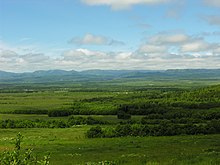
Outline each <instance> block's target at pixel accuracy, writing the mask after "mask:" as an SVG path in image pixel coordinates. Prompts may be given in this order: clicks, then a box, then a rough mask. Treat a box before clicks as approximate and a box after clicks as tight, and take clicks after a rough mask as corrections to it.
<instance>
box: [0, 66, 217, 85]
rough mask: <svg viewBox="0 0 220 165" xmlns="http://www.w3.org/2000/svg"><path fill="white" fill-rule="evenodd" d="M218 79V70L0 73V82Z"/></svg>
mask: <svg viewBox="0 0 220 165" xmlns="http://www.w3.org/2000/svg"><path fill="white" fill-rule="evenodd" d="M134 78H138V79H146V80H159V79H215V80H216V79H220V69H170V70H86V71H74V70H72V71H65V70H40V71H35V72H25V73H12V72H5V71H0V82H15V83H16V82H63V81H105V80H113V79H134Z"/></svg>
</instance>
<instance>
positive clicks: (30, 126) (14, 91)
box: [0, 79, 220, 165]
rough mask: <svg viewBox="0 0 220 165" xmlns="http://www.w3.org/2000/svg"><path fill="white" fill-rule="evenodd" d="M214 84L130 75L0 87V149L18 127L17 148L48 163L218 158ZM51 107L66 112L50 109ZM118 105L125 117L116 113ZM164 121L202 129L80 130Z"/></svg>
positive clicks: (176, 163)
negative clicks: (94, 133) (96, 133)
mask: <svg viewBox="0 0 220 165" xmlns="http://www.w3.org/2000/svg"><path fill="white" fill-rule="evenodd" d="M216 84H218V81H216V80H206V81H205V80H204V81H203V80H177V81H175V82H172V81H171V80H169V81H168V80H166V81H165V80H164V81H162V80H161V81H153V80H152V81H149V80H148V81H146V80H137V79H136V80H135V82H133V81H131V80H128V81H125V80H123V81H122V80H114V81H113V80H111V81H106V82H96V83H94V82H93V83H91V84H89V83H88V84H87V85H86V83H85V84H83V83H82V84H81V85H77V87H74V86H72V87H71V86H70V85H68V84H66V86H65V85H64V86H62V85H56V87H54V86H51V87H50V88H45V87H42V84H41V85H40V86H39V85H36V84H32V85H31V84H29V85H28V86H26V87H25V88H24V87H23V86H19V85H17V86H13V85H11V86H10V87H9V88H5V87H3V88H2V89H0V121H1V129H0V152H1V153H3V152H4V151H11V150H13V147H14V144H13V143H14V139H15V137H16V134H17V133H18V132H21V134H22V135H23V136H24V139H23V141H22V143H21V146H22V152H25V151H26V149H28V148H33V149H34V154H36V155H37V157H39V158H42V157H43V156H44V155H46V154H47V153H50V155H51V158H50V163H51V164H54V165H60V164H67V165H69V164H72V165H77V164H79V165H81V164H87V165H96V164H112V165H113V164H116V165H139V164H140V165H142V164H143V165H185V164H188V165H191V164H195V165H218V164H220V134H219V132H218V131H219V127H218V122H219V118H220V117H219V116H220V115H219V109H220V104H219V103H220V96H219V91H220V87H219V85H216ZM26 88H28V90H24V89H26ZM32 89H33V90H32ZM54 110H55V111H58V112H60V111H62V112H63V111H64V112H65V111H66V112H68V113H67V114H65V115H64V116H63V115H60V114H59V115H60V116H59V115H58V116H49V112H50V111H52V112H53V111H54ZM119 112H123V113H125V114H126V115H128V117H131V118H128V119H125V118H124V119H123V118H119V117H118V113H119ZM71 117H73V118H71ZM88 119H89V120H88ZM75 120H77V122H78V124H77V122H76V121H75ZM82 121H83V122H82ZM91 121H92V122H91ZM97 121H98V123H97ZM72 122H74V123H72ZM36 123H37V124H36ZM42 123H43V124H42ZM164 123H165V124H168V126H180V127H181V126H184V125H190V126H195V128H197V127H198V128H199V129H200V130H199V131H200V132H196V131H197V130H194V132H193V133H189V134H187V133H184V132H183V133H178V135H175V136H170V135H168V134H167V135H166V136H163V134H160V135H159V134H158V135H153V136H148V135H147V136H137V135H135V136H134V135H131V136H127V135H125V136H124V135H120V136H118V135H117V136H112V138H109V137H108V136H107V137H98V138H88V137H87V136H86V133H87V132H88V131H89V130H90V129H91V128H93V127H94V126H101V127H102V129H107V130H108V128H115V127H116V129H117V126H121V125H122V126H123V125H125V124H127V125H131V126H132V127H133V126H139V125H141V126H143V125H147V126H150V127H152V129H153V128H157V126H159V125H160V126H161V125H163V124H164ZM213 123H214V124H213ZM209 126H210V127H212V128H210V129H209ZM171 128H172V127H171ZM165 129H166V128H165ZM205 129H207V130H205ZM159 131H161V130H159ZM186 131H187V130H186ZM112 133H114V131H113V132H112Z"/></svg>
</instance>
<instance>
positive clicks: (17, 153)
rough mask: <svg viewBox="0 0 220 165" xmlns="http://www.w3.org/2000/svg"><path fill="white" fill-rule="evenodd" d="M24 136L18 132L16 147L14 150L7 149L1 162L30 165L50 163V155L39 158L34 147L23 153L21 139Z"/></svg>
mask: <svg viewBox="0 0 220 165" xmlns="http://www.w3.org/2000/svg"><path fill="white" fill-rule="evenodd" d="M22 139H23V136H22V135H21V134H20V132H19V133H18V134H17V138H16V139H15V149H14V151H7V152H4V153H3V154H2V155H0V158H1V159H0V163H1V164H5V165H29V164H39V165H49V159H50V156H49V155H48V156H44V159H43V160H37V158H36V156H34V155H33V152H32V149H28V150H27V151H26V152H24V153H22V150H21V141H22Z"/></svg>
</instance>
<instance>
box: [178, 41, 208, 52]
mask: <svg viewBox="0 0 220 165" xmlns="http://www.w3.org/2000/svg"><path fill="white" fill-rule="evenodd" d="M211 47H212V44H209V43H207V42H205V41H202V40H198V41H193V42H189V43H186V44H183V45H182V46H181V48H180V50H181V51H182V52H203V51H211V50H210V49H211Z"/></svg>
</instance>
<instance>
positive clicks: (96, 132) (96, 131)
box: [86, 126, 103, 138]
mask: <svg viewBox="0 0 220 165" xmlns="http://www.w3.org/2000/svg"><path fill="white" fill-rule="evenodd" d="M86 136H87V137H88V138H98V137H103V130H102V128H101V127H100V126H96V127H92V128H90V129H89V130H88V131H87V133H86Z"/></svg>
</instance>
